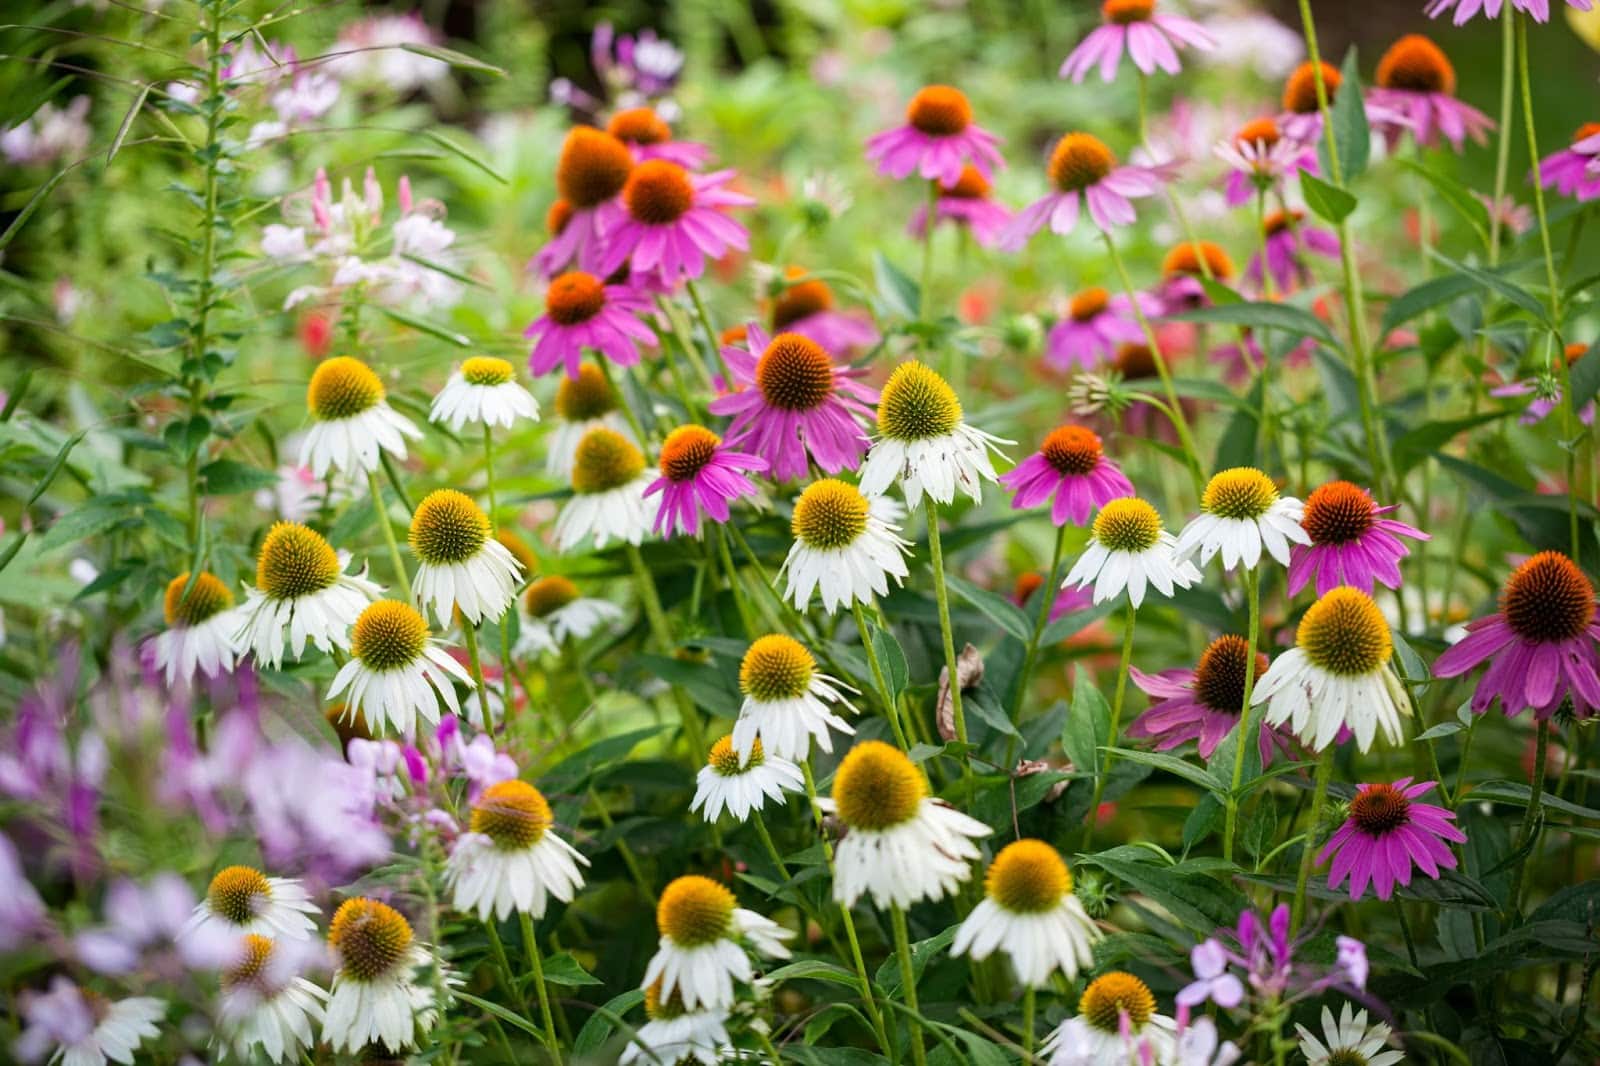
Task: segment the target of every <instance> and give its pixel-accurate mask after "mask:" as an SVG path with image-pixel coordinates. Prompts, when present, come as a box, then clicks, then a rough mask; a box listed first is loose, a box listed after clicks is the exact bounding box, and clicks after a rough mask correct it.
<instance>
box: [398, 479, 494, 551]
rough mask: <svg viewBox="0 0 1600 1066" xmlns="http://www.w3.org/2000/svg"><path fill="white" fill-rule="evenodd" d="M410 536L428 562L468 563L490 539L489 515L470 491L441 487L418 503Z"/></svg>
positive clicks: (412, 543) (412, 545)
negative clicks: (476, 501)
mask: <svg viewBox="0 0 1600 1066" xmlns="http://www.w3.org/2000/svg"><path fill="white" fill-rule="evenodd" d="M408 539H409V541H410V543H411V550H412V551H413V552H415V553H416V555H417V558H418V559H421V560H422V561H423V562H425V563H431V564H433V565H435V566H441V565H445V564H448V563H462V562H466V561H467V560H468V559H471V558H472V557H473V556H474V555H477V554H478V552H479V551H481V550H482V549H483V546H484V544H486V543H487V542H488V540H489V516H488V515H486V514H484V513H483V510H482V509H481V508H479V506H478V505H477V504H475V503H473V502H472V497H470V496H468V495H467V494H466V493H464V492H457V491H456V490H455V489H437V490H435V491H433V492H430V493H428V495H427V496H426V497H424V498H423V500H422V502H421V503H419V504H417V511H416V513H415V514H413V515H412V516H411V533H410V536H409V538H408Z"/></svg>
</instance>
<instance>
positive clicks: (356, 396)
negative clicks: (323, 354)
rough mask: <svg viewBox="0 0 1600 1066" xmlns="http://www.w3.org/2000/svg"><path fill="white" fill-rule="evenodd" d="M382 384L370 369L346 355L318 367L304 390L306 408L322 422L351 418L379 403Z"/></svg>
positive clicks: (381, 398)
mask: <svg viewBox="0 0 1600 1066" xmlns="http://www.w3.org/2000/svg"><path fill="white" fill-rule="evenodd" d="M383 396H384V391H383V382H382V381H381V380H379V378H378V375H377V374H375V373H373V371H372V368H371V367H369V366H368V365H367V364H366V363H363V362H362V361H361V360H359V359H352V358H351V357H350V356H348V355H339V356H335V357H334V358H332V359H327V360H324V361H323V362H322V363H320V364H318V366H317V369H316V370H314V371H312V374H311V384H310V385H309V386H307V387H306V407H308V408H309V409H310V410H311V414H312V416H313V417H315V418H317V419H320V420H322V421H324V422H328V421H335V420H338V419H341V418H354V417H355V416H356V415H359V414H361V413H362V412H364V411H369V410H371V409H372V408H374V407H376V406H378V404H380V403H382V402H383Z"/></svg>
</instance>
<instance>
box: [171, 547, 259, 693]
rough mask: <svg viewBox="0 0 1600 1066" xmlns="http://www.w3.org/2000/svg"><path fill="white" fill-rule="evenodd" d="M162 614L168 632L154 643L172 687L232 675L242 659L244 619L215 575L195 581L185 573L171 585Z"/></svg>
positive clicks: (201, 577) (209, 574) (207, 573)
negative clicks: (197, 677)
mask: <svg viewBox="0 0 1600 1066" xmlns="http://www.w3.org/2000/svg"><path fill="white" fill-rule="evenodd" d="M161 614H162V617H163V618H164V619H165V620H166V623H167V628H166V629H164V630H162V631H161V632H160V633H158V634H157V635H156V638H155V651H156V664H157V665H158V666H160V667H161V670H162V672H163V673H164V674H165V675H166V679H167V684H168V685H171V684H172V683H173V682H175V681H178V680H182V681H188V680H190V679H191V678H193V677H194V675H195V672H196V671H199V672H200V673H202V674H204V675H205V676H206V677H208V678H215V677H219V676H221V675H222V674H226V673H231V672H232V670H233V664H234V660H236V659H238V657H239V656H240V655H243V654H244V651H245V649H244V646H243V645H242V644H241V642H240V640H239V624H240V622H241V620H242V614H241V612H240V611H239V610H238V609H237V608H235V607H234V605H233V593H232V592H229V591H228V586H226V585H224V584H223V583H222V582H221V581H220V580H219V579H218V578H217V576H216V575H215V574H212V573H210V572H208V571H204V570H202V571H201V572H200V573H199V574H198V575H196V576H195V577H194V579H193V580H192V581H191V580H190V577H189V572H188V571H187V570H186V571H184V572H183V573H181V574H179V575H178V576H177V577H175V578H173V579H172V580H171V581H169V582H167V591H166V594H165V596H163V597H162V605H161Z"/></svg>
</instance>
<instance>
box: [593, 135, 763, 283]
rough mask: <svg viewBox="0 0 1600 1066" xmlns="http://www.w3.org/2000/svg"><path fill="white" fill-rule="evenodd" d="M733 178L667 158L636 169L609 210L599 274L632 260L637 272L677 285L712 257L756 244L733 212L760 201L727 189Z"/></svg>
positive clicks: (730, 174)
mask: <svg viewBox="0 0 1600 1066" xmlns="http://www.w3.org/2000/svg"><path fill="white" fill-rule="evenodd" d="M733 178H734V173H733V171H731V170H719V171H715V172H714V173H711V174H691V173H689V171H687V170H685V169H684V168H683V167H681V166H679V165H678V164H676V163H672V162H668V161H667V160H665V159H651V160H648V161H646V162H643V163H640V164H639V165H638V166H636V167H634V168H633V172H632V173H631V174H629V175H628V182H627V184H626V185H624V186H623V187H622V195H621V197H619V198H618V200H617V202H616V203H614V204H608V205H607V206H606V207H605V208H604V213H603V215H602V217H601V225H602V227H603V232H604V234H605V253H604V255H603V256H602V257H601V260H600V266H599V269H598V273H600V274H602V275H610V274H613V273H615V272H616V271H617V270H619V269H621V268H622V266H623V265H624V264H627V265H628V267H629V269H630V270H632V271H633V272H634V273H635V274H644V275H651V276H654V277H655V278H657V279H658V280H660V281H661V283H663V284H665V285H673V284H676V283H677V282H679V281H682V280H684V279H690V280H692V279H694V278H698V277H699V276H700V275H701V274H703V273H705V269H706V260H708V259H721V258H722V257H723V256H724V255H726V254H728V252H730V251H741V252H742V251H744V250H745V249H746V248H748V247H750V235H749V233H747V232H746V231H745V228H744V227H743V226H741V225H740V224H739V223H737V222H735V221H734V220H733V219H732V218H731V217H729V215H728V213H727V212H728V210H729V209H730V208H735V207H749V206H750V205H752V204H754V203H755V200H754V199H752V198H751V197H749V196H746V195H745V194H744V193H739V192H734V191H733V190H732V189H729V188H727V186H728V185H729V183H731V182H732V181H733Z"/></svg>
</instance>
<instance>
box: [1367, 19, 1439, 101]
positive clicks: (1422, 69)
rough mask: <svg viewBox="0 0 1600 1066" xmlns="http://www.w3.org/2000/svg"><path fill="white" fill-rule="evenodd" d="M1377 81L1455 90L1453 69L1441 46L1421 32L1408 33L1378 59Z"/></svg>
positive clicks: (1388, 86) (1418, 90) (1385, 84)
mask: <svg viewBox="0 0 1600 1066" xmlns="http://www.w3.org/2000/svg"><path fill="white" fill-rule="evenodd" d="M1378 84H1379V85H1380V86H1382V87H1383V88H1385V89H1401V90H1404V91H1406V92H1413V93H1443V94H1444V95H1446V96H1454V95H1455V94H1456V69H1455V67H1453V66H1451V65H1450V60H1449V58H1448V57H1446V56H1445V54H1444V50H1443V49H1441V48H1440V47H1439V46H1438V45H1436V44H1434V43H1433V42H1432V41H1430V40H1429V39H1428V38H1426V37H1424V36H1422V35H1421V34H1420V33H1408V34H1406V35H1405V36H1404V37H1402V38H1400V39H1399V40H1398V41H1396V42H1395V43H1394V44H1393V45H1391V46H1390V48H1389V50H1388V51H1387V52H1385V53H1384V54H1383V59H1381V60H1380V61H1379V62H1378Z"/></svg>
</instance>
